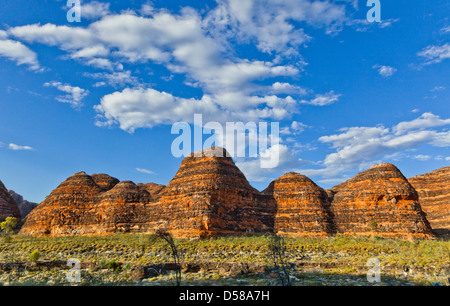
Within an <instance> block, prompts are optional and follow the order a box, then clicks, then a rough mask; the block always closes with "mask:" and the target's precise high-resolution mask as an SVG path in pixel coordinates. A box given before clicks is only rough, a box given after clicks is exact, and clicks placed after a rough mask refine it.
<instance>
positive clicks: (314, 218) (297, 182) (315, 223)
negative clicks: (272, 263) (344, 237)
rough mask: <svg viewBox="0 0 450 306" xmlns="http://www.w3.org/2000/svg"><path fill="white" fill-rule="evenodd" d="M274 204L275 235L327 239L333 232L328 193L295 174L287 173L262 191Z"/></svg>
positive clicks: (307, 179) (304, 177) (302, 176)
mask: <svg viewBox="0 0 450 306" xmlns="http://www.w3.org/2000/svg"><path fill="white" fill-rule="evenodd" d="M263 193H265V194H268V195H270V196H272V197H273V198H274V199H275V202H276V214H275V229H274V232H275V233H277V234H279V235H284V236H308V237H326V236H330V235H333V234H334V232H335V229H334V225H333V219H332V216H331V212H330V211H329V209H330V201H329V199H328V195H327V193H326V192H325V191H324V190H323V189H322V188H320V187H319V186H317V185H316V184H315V183H314V182H313V181H311V180H310V179H309V178H307V177H306V176H304V175H301V174H298V173H293V172H291V173H287V174H285V175H283V176H282V177H280V178H278V179H276V180H275V181H273V182H272V183H270V185H269V187H267V189H266V190H264V192H263Z"/></svg>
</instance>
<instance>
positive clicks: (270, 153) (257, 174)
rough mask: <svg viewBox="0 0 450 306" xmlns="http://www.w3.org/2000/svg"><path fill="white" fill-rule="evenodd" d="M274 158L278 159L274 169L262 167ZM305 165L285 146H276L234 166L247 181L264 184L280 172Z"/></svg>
mask: <svg viewBox="0 0 450 306" xmlns="http://www.w3.org/2000/svg"><path fill="white" fill-rule="evenodd" d="M274 156H276V157H277V158H278V164H277V166H276V167H274V168H271V167H267V168H264V167H262V165H263V166H264V164H265V163H267V164H269V165H270V163H271V162H272V159H273V157H274ZM271 158H272V159H271ZM305 163H306V162H305V161H303V160H301V159H300V158H298V157H297V154H296V152H294V151H292V150H289V148H288V147H287V146H286V145H284V144H277V145H273V146H271V147H270V148H268V149H267V150H266V151H265V152H262V153H261V154H260V155H259V156H258V157H257V158H251V159H247V160H245V161H237V162H236V166H238V168H239V169H241V171H242V172H243V173H244V174H245V176H246V177H247V179H248V180H249V181H254V182H266V181H269V180H273V179H275V178H276V177H277V176H279V175H280V172H289V171H292V169H296V168H298V167H300V166H302V165H303V164H305Z"/></svg>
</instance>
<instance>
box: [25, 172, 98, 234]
mask: <svg viewBox="0 0 450 306" xmlns="http://www.w3.org/2000/svg"><path fill="white" fill-rule="evenodd" d="M102 191H104V189H102V188H101V187H100V186H98V185H97V184H96V183H95V181H94V180H93V178H92V177H91V176H89V175H87V174H86V173H84V172H79V173H76V174H74V175H73V176H71V177H69V178H68V179H66V180H65V181H64V182H63V183H61V184H60V185H59V186H58V187H57V188H56V189H55V190H53V191H52V192H51V193H50V195H49V196H47V198H46V199H45V200H44V201H43V202H42V203H41V204H39V205H38V206H37V207H36V208H35V209H33V210H32V211H31V213H30V214H29V215H28V216H27V218H26V222H25V224H24V226H23V227H22V229H21V233H24V234H31V235H55V236H57V235H73V234H88V233H95V232H96V230H97V229H98V227H97V220H96V214H95V211H96V209H95V204H96V203H97V196H98V195H99V194H100V193H101V192H102Z"/></svg>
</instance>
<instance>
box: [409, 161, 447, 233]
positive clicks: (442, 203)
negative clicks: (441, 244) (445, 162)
mask: <svg viewBox="0 0 450 306" xmlns="http://www.w3.org/2000/svg"><path fill="white" fill-rule="evenodd" d="M408 181H409V182H410V183H411V185H413V187H414V188H415V189H416V190H417V193H418V194H419V201H420V205H421V206H422V209H423V211H424V212H425V213H426V214H427V219H428V221H429V222H430V224H431V227H432V228H433V231H435V232H436V233H437V234H448V233H450V167H444V168H441V169H438V170H435V171H432V172H430V173H426V174H422V175H417V176H414V177H411V178H409V179H408Z"/></svg>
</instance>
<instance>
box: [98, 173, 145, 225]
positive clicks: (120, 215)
mask: <svg viewBox="0 0 450 306" xmlns="http://www.w3.org/2000/svg"><path fill="white" fill-rule="evenodd" d="M149 200H150V194H149V193H148V191H146V190H144V189H141V188H139V187H138V186H137V185H135V184H134V183H133V182H131V181H124V182H120V183H118V184H116V185H115V186H114V187H113V188H111V189H110V190H108V191H106V192H104V193H102V194H101V195H100V196H99V198H98V204H96V208H95V212H93V213H94V214H95V215H96V216H97V223H98V224H99V229H98V230H97V233H117V232H130V231H131V232H140V231H144V230H145V229H146V223H147V221H148V212H147V210H146V204H147V203H148V202H149Z"/></svg>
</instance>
